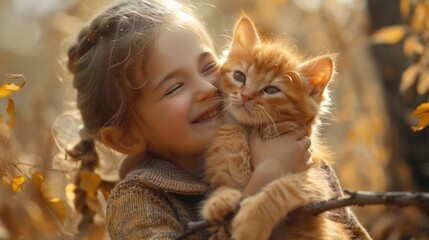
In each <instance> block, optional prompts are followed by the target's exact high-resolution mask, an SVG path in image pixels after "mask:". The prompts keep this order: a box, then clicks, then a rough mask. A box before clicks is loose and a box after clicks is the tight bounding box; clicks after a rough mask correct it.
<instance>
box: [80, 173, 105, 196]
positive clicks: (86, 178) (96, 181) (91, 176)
mask: <svg viewBox="0 0 429 240" xmlns="http://www.w3.org/2000/svg"><path fill="white" fill-rule="evenodd" d="M100 183H101V177H100V176H99V175H98V174H96V173H93V172H89V171H81V172H80V182H79V188H80V189H83V190H85V191H86V194H87V196H88V197H90V198H92V199H96V198H97V197H96V196H97V195H96V194H97V189H98V187H99V186H100Z"/></svg>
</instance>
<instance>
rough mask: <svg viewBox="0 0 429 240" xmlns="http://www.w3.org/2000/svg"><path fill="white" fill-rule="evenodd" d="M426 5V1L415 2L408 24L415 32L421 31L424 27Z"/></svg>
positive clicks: (426, 11) (426, 12)
mask: <svg viewBox="0 0 429 240" xmlns="http://www.w3.org/2000/svg"><path fill="white" fill-rule="evenodd" d="M427 14H428V7H427V4H426V3H423V2H419V3H418V4H416V6H415V8H414V11H413V15H412V18H411V22H410V26H411V29H413V30H414V31H416V32H423V31H424V30H425V28H426V17H427Z"/></svg>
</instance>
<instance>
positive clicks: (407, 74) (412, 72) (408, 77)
mask: <svg viewBox="0 0 429 240" xmlns="http://www.w3.org/2000/svg"><path fill="white" fill-rule="evenodd" d="M421 70H422V65H421V64H419V63H415V64H413V65H411V66H409V67H408V68H407V69H406V70H405V71H404V73H402V80H401V84H400V85H399V91H400V92H401V93H403V92H405V91H407V89H408V88H410V87H411V86H412V85H413V84H414V83H415V81H416V78H417V75H418V74H419V73H420V71H421Z"/></svg>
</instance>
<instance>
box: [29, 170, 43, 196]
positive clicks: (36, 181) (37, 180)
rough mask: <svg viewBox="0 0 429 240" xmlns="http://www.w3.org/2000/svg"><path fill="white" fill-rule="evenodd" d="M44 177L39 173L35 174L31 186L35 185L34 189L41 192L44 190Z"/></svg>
mask: <svg viewBox="0 0 429 240" xmlns="http://www.w3.org/2000/svg"><path fill="white" fill-rule="evenodd" d="M43 179H44V177H43V175H42V174H41V173H40V172H39V171H37V172H35V173H33V175H32V176H31V185H33V187H34V188H35V189H37V190H39V191H41V190H42V185H43Z"/></svg>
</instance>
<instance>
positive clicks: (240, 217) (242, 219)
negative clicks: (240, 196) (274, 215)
mask: <svg viewBox="0 0 429 240" xmlns="http://www.w3.org/2000/svg"><path fill="white" fill-rule="evenodd" d="M254 200H255V199H254V198H252V197H250V198H247V199H245V200H243V201H242V202H241V204H240V210H239V211H238V213H237V214H236V215H235V217H234V219H233V220H232V239H234V240H267V239H269V237H270V235H271V231H272V228H271V225H270V223H269V222H267V221H265V219H264V218H263V217H262V218H261V216H260V215H259V212H260V211H259V208H260V206H258V205H259V203H258V202H256V201H254Z"/></svg>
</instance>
